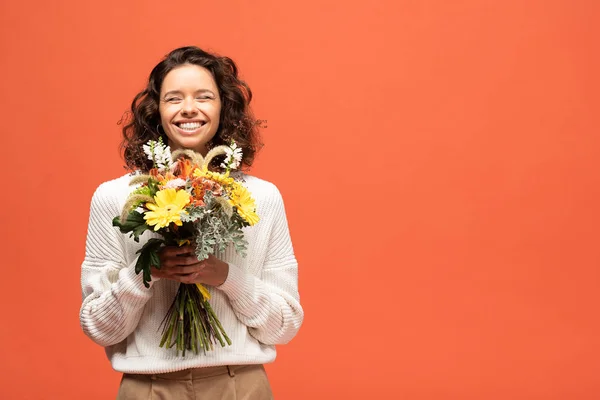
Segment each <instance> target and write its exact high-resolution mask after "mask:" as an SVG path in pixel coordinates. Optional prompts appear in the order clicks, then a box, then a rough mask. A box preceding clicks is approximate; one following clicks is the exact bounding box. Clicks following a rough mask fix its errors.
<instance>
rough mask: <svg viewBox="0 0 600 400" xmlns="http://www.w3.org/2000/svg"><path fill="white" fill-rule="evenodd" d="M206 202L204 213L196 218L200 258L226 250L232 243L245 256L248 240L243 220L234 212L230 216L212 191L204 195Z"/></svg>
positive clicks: (197, 245) (197, 246) (198, 254)
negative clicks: (245, 236)
mask: <svg viewBox="0 0 600 400" xmlns="http://www.w3.org/2000/svg"><path fill="white" fill-rule="evenodd" d="M204 202H205V204H206V207H205V211H204V213H203V215H202V216H201V217H200V218H199V219H197V220H196V230H197V232H198V233H197V236H196V255H197V256H198V259H199V260H204V259H206V258H208V255H209V254H212V253H214V252H215V251H220V252H222V251H225V249H226V248H227V245H228V244H229V243H232V244H233V245H234V247H235V249H236V251H237V252H238V253H240V254H241V255H243V256H245V252H246V249H247V246H248V242H247V241H246V240H245V239H244V232H243V231H242V227H243V225H242V220H241V218H236V216H237V214H233V217H232V218H230V217H228V216H227V214H226V213H225V210H223V208H222V206H221V205H220V204H219V203H217V202H216V201H215V198H214V196H213V194H212V192H207V193H206V194H205V196H204Z"/></svg>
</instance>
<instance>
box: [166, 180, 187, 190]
mask: <svg viewBox="0 0 600 400" xmlns="http://www.w3.org/2000/svg"><path fill="white" fill-rule="evenodd" d="M182 186H185V180H183V179H181V178H177V179H171V180H170V181H168V182H167V184H166V185H165V187H166V188H169V189H177V188H180V187H182Z"/></svg>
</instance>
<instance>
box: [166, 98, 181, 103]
mask: <svg viewBox="0 0 600 400" xmlns="http://www.w3.org/2000/svg"><path fill="white" fill-rule="evenodd" d="M166 101H167V102H169V103H178V102H180V101H181V99H180V98H179V97H169V98H168V99H166Z"/></svg>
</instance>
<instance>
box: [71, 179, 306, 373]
mask: <svg viewBox="0 0 600 400" xmlns="http://www.w3.org/2000/svg"><path fill="white" fill-rule="evenodd" d="M243 177H244V180H245V183H244V185H245V186H246V187H247V188H248V189H249V190H250V192H251V193H252V195H253V197H254V198H255V199H256V205H257V213H258V215H259V216H260V222H259V223H258V224H256V225H254V226H252V227H247V228H244V231H245V235H246V239H247V240H248V244H249V245H248V251H247V254H246V257H241V256H239V255H238V254H237V253H236V252H235V250H234V249H232V248H228V250H227V251H225V252H224V253H222V254H219V255H218V257H219V258H220V259H222V260H223V261H225V262H227V263H229V275H228V277H227V280H226V281H225V283H223V284H222V285H221V286H219V287H217V288H214V287H209V288H208V289H209V291H210V292H211V295H212V297H211V300H210V303H211V306H212V307H213V309H214V310H215V312H216V314H217V315H218V317H219V319H220V321H221V323H222V325H223V327H224V328H225V331H226V332H227V334H228V336H229V338H230V339H231V341H232V342H233V344H232V345H231V346H226V347H221V346H220V345H219V344H217V345H216V346H215V350H213V351H209V352H207V353H206V354H203V353H200V354H198V355H195V354H194V353H193V352H187V353H186V356H185V357H181V355H180V356H179V357H178V356H176V352H175V349H174V348H172V349H166V348H160V347H159V343H160V339H161V335H162V331H161V330H160V324H161V322H162V320H163V318H164V316H165V314H166V313H167V310H168V308H169V306H170V305H171V303H172V301H173V299H174V298H175V294H176V293H177V289H178V286H179V283H177V282H175V281H171V280H167V279H157V278H154V279H153V280H152V282H151V284H150V288H146V287H145V286H144V284H143V282H142V276H141V274H140V275H136V274H135V271H134V266H135V263H136V261H137V256H138V255H137V254H136V252H137V251H138V250H139V249H140V248H141V247H142V245H143V244H144V243H145V242H146V241H147V240H148V239H150V238H151V237H158V236H157V235H156V234H155V233H153V232H145V233H144V234H143V235H142V236H141V237H140V242H139V243H136V242H135V241H134V240H133V239H131V238H129V236H128V235H124V234H122V233H120V232H119V230H118V229H117V228H115V227H113V226H112V219H113V218H114V217H115V216H117V215H120V212H121V208H122V207H123V204H124V203H125V200H126V198H127V196H128V194H129V193H130V192H131V190H132V187H130V186H129V180H130V179H131V175H125V176H122V177H120V178H118V179H115V180H112V181H109V182H105V183H103V184H102V185H100V186H99V187H98V189H97V190H96V192H95V193H94V196H93V198H92V203H91V209H90V220H89V226H88V236H87V243H86V254H85V260H84V261H83V264H82V266H81V287H82V292H83V304H82V306H81V311H80V322H81V327H82V329H83V331H84V332H85V334H86V335H88V336H89V337H90V338H91V339H92V340H93V341H94V342H96V343H98V344H99V345H101V346H105V348H106V353H107V355H108V357H109V359H110V361H111V363H112V366H113V368H114V369H115V370H117V371H120V372H126V373H148V374H152V373H162V372H172V371H177V370H181V369H186V368H197V367H208V366H215V365H234V364H262V363H268V362H272V361H273V360H274V359H275V347H274V345H276V344H284V343H287V342H289V341H290V340H291V339H292V338H293V337H294V336H295V335H296V333H297V332H298V329H299V328H300V325H301V324H302V320H303V317H304V314H303V311H302V307H301V306H300V302H299V295H298V264H297V262H296V258H295V256H294V251H293V248H292V243H291V240H290V235H289V229H288V225H287V219H286V215H285V209H284V205H283V200H282V198H281V194H280V193H279V191H278V190H277V188H276V187H275V185H273V184H271V183H269V182H266V181H264V180H261V179H258V178H256V177H252V176H248V175H244V176H243Z"/></svg>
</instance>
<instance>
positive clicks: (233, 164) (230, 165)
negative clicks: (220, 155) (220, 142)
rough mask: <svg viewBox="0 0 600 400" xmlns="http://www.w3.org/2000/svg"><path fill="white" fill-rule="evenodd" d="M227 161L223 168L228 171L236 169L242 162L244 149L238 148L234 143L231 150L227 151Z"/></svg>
mask: <svg viewBox="0 0 600 400" xmlns="http://www.w3.org/2000/svg"><path fill="white" fill-rule="evenodd" d="M225 155H226V157H225V160H224V161H223V163H221V167H223V168H227V169H236V168H237V167H239V166H240V163H241V162H242V149H240V148H239V147H237V144H236V143H233V144H232V145H231V146H230V147H229V148H227V149H226V150H225Z"/></svg>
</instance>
